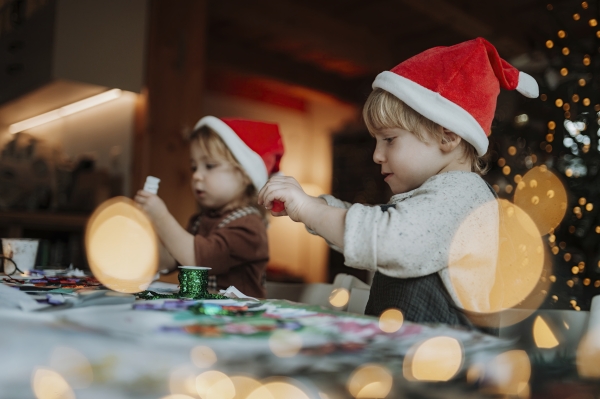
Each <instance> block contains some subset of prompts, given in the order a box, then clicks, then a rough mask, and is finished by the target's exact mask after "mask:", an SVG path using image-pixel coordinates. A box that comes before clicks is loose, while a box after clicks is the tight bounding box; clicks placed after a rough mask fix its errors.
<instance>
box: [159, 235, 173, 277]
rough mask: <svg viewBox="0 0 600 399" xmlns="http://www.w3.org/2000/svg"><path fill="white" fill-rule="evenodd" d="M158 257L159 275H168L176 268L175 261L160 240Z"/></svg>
mask: <svg viewBox="0 0 600 399" xmlns="http://www.w3.org/2000/svg"><path fill="white" fill-rule="evenodd" d="M158 255H159V257H158V270H159V271H160V272H161V273H163V274H166V273H170V272H172V271H174V270H175V269H176V268H177V261H176V260H175V258H174V257H173V255H171V253H170V252H169V251H168V250H167V248H166V247H165V245H164V244H163V243H162V241H160V240H159V243H158Z"/></svg>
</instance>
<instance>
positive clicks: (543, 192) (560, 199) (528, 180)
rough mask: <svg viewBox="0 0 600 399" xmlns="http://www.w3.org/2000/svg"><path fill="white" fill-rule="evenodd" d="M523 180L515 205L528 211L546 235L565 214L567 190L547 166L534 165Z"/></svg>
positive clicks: (517, 192)
mask: <svg viewBox="0 0 600 399" xmlns="http://www.w3.org/2000/svg"><path fill="white" fill-rule="evenodd" d="M521 181H522V182H523V183H524V184H522V185H519V186H518V187H517V190H516V192H515V198H514V202H515V205H517V206H519V207H520V208H521V209H523V210H524V211H525V212H527V213H528V214H529V216H530V217H531V218H532V219H533V221H534V222H535V224H536V225H537V227H538V229H539V230H540V232H541V234H543V235H546V234H548V232H549V231H550V229H553V228H555V227H556V226H558V225H559V224H560V222H561V221H562V219H563V218H564V216H565V213H566V211H567V191H566V189H565V187H564V185H563V184H562V182H561V181H560V179H559V178H558V177H557V176H556V175H555V174H554V173H552V172H551V171H550V170H548V168H546V167H540V166H536V167H534V168H533V169H531V170H530V171H528V172H527V173H526V174H525V175H524V176H523V178H522V180H521ZM536 199H537V200H536Z"/></svg>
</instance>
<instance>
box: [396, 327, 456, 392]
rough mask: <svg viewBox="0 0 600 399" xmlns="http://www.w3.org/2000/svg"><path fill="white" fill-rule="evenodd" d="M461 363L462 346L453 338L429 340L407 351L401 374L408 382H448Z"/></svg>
mask: <svg viewBox="0 0 600 399" xmlns="http://www.w3.org/2000/svg"><path fill="white" fill-rule="evenodd" d="M462 362H463V350H462V346H461V344H460V342H458V341H457V340H456V339H455V338H451V337H435V338H430V339H428V340H426V341H425V342H422V343H419V344H416V345H415V346H414V347H413V348H411V349H410V350H409V351H408V353H407V355H406V358H405V359H404V365H403V374H404V377H405V378H406V379H408V380H418V381H448V380H450V379H451V378H452V377H454V376H455V375H456V373H457V372H458V371H459V370H460V367H461V365H462Z"/></svg>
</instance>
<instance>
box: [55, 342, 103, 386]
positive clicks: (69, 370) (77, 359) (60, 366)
mask: <svg viewBox="0 0 600 399" xmlns="http://www.w3.org/2000/svg"><path fill="white" fill-rule="evenodd" d="M50 367H51V368H52V369H54V370H56V371H58V372H59V373H60V374H61V375H62V376H64V378H65V379H66V380H67V382H68V383H69V385H70V386H71V387H73V388H75V389H83V388H88V387H89V386H90V385H92V382H93V381H94V372H93V369H92V365H91V364H90V362H89V360H88V359H87V358H86V357H85V356H84V355H83V354H82V353H81V352H79V351H78V350H76V349H74V348H69V347H67V346H57V347H56V348H54V350H53V351H52V354H51V355H50Z"/></svg>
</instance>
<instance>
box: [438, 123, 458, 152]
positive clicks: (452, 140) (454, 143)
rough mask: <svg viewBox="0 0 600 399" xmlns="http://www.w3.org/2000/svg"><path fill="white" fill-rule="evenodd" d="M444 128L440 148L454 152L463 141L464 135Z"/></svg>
mask: <svg viewBox="0 0 600 399" xmlns="http://www.w3.org/2000/svg"><path fill="white" fill-rule="evenodd" d="M443 130H444V134H443V135H442V140H441V141H440V150H442V152H445V153H448V152H452V151H454V149H455V148H456V147H458V145H459V144H460V142H461V141H462V137H460V136H459V135H458V134H456V133H454V132H451V131H450V130H448V129H446V128H443Z"/></svg>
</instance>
